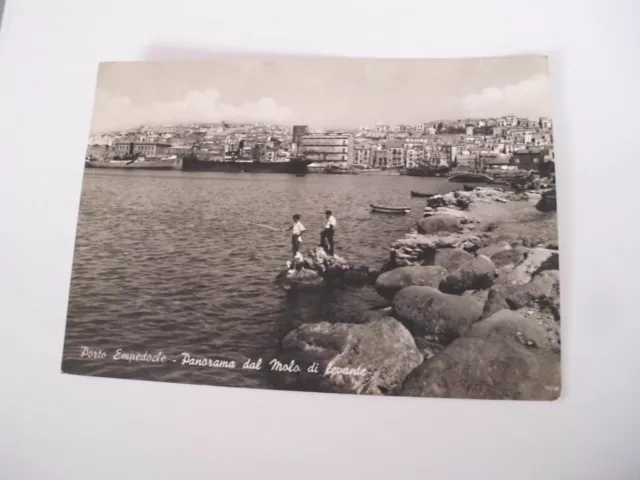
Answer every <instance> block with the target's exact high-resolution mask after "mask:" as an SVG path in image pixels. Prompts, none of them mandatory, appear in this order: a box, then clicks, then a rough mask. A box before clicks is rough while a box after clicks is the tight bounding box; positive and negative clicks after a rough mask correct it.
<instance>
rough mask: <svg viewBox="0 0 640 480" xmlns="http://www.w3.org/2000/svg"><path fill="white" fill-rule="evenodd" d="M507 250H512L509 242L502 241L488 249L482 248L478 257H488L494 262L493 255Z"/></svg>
mask: <svg viewBox="0 0 640 480" xmlns="http://www.w3.org/2000/svg"><path fill="white" fill-rule="evenodd" d="M505 250H511V245H509V244H508V243H507V242H504V241H502V242H498V243H494V244H493V245H489V246H487V247H482V248H480V249H479V250H478V251H477V252H476V253H477V254H478V255H486V256H487V257H489V258H491V259H492V260H493V258H492V257H493V255H495V254H496V253H499V252H504V251H505Z"/></svg>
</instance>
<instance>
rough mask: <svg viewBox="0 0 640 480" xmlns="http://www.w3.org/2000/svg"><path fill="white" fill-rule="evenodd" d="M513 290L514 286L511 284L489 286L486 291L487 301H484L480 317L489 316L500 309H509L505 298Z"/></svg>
mask: <svg viewBox="0 0 640 480" xmlns="http://www.w3.org/2000/svg"><path fill="white" fill-rule="evenodd" d="M513 291H515V288H514V286H511V285H494V286H493V287H491V289H489V291H488V292H489V293H488V295H487V301H486V302H485V303H484V309H483V310H482V318H487V317H490V316H491V315H493V314H494V313H496V312H499V311H501V310H505V309H510V308H511V307H510V306H509V304H508V303H507V298H508V297H509V295H510V294H511V293H512V292H513Z"/></svg>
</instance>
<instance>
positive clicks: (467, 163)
mask: <svg viewBox="0 0 640 480" xmlns="http://www.w3.org/2000/svg"><path fill="white" fill-rule="evenodd" d="M455 162H456V167H458V168H460V169H462V170H475V169H477V168H478V155H475V154H462V153H459V154H457V155H456V159H455Z"/></svg>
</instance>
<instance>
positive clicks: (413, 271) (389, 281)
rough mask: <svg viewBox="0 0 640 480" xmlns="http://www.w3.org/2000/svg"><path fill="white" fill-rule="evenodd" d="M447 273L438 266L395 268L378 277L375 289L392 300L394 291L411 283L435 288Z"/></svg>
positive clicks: (396, 291)
mask: <svg viewBox="0 0 640 480" xmlns="http://www.w3.org/2000/svg"><path fill="white" fill-rule="evenodd" d="M447 275H448V272H447V271H446V270H445V269H444V268H442V267H439V266H426V267H422V266H413V267H400V268H395V269H393V270H391V271H389V272H386V273H383V274H382V275H380V276H379V277H378V279H377V280H376V291H377V292H378V293H379V294H380V295H382V296H383V297H385V298H387V299H389V300H392V299H393V297H394V295H395V294H396V293H398V292H399V291H400V290H402V289H403V288H405V287H409V286H411V285H420V286H425V287H434V288H437V287H438V285H439V284H440V282H441V281H442V279H443V278H445V277H446V276H447Z"/></svg>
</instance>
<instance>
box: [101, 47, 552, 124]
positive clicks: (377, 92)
mask: <svg viewBox="0 0 640 480" xmlns="http://www.w3.org/2000/svg"><path fill="white" fill-rule="evenodd" d="M549 108H550V105H549V78H548V67H547V58H546V57H545V56H539V55H536V56H532V55H527V56H518V57H494V58H483V59H456V60H446V59H442V60H440V59H438V60H372V59H278V60H264V59H256V60H246V59H243V60H213V61H188V62H187V61H182V62H180V61H177V62H176V61H172V62H110V63H102V64H101V65H100V69H99V73H98V82H97V89H96V97H95V103H94V110H93V120H92V126H91V131H92V132H93V133H98V132H108V131H113V130H120V129H127V128H133V127H137V126H141V125H146V124H151V125H167V124H179V123H216V122H219V121H222V120H224V121H229V122H250V123H272V124H282V125H309V126H310V127H311V128H318V129H322V128H327V129H329V128H345V129H346V128H349V129H351V128H359V127H360V126H368V127H373V126H374V125H375V124H376V123H382V124H390V125H394V124H409V125H415V124H418V123H422V122H429V121H434V120H447V119H449V120H455V119H458V118H474V117H475V118H482V117H496V116H501V115H518V116H522V117H529V118H537V117H540V116H549Z"/></svg>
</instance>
